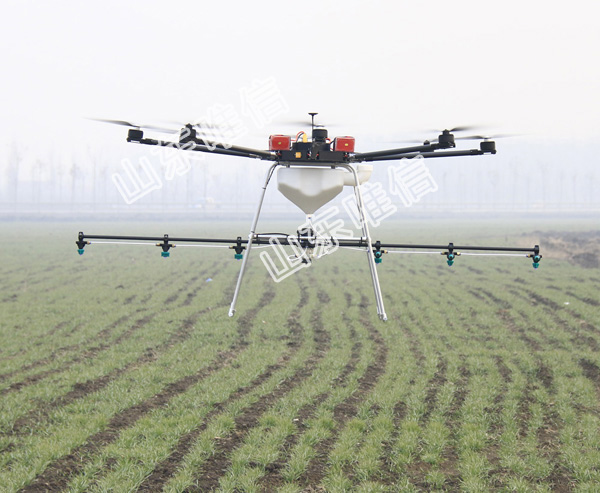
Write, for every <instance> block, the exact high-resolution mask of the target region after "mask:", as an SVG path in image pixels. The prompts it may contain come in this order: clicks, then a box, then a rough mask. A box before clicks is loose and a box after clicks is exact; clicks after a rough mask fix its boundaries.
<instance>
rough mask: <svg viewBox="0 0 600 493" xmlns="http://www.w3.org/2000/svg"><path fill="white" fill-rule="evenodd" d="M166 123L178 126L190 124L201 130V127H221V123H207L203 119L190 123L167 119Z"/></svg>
mask: <svg viewBox="0 0 600 493" xmlns="http://www.w3.org/2000/svg"><path fill="white" fill-rule="evenodd" d="M167 123H170V124H173V125H179V126H180V127H184V126H185V125H188V124H191V125H192V126H193V127H197V128H199V129H200V130H203V129H209V130H215V129H219V128H223V126H222V125H216V124H214V123H208V122H204V121H199V122H195V123H192V122H181V121H174V120H169V121H167Z"/></svg>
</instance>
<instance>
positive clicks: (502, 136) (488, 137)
mask: <svg viewBox="0 0 600 493" xmlns="http://www.w3.org/2000/svg"><path fill="white" fill-rule="evenodd" d="M508 137H519V134H494V135H464V136H462V135H461V136H460V137H454V138H455V139H457V140H458V139H460V140H492V139H493V140H496V139H505V138H508Z"/></svg>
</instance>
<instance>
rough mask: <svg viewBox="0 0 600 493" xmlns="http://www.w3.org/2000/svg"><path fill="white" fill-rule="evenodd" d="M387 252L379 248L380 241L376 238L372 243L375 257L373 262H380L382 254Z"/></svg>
mask: <svg viewBox="0 0 600 493" xmlns="http://www.w3.org/2000/svg"><path fill="white" fill-rule="evenodd" d="M384 253H387V250H382V249H381V242H380V241H379V240H377V241H376V242H375V243H374V244H373V256H374V257H375V263H376V264H380V263H381V262H383V258H382V257H383V254H384Z"/></svg>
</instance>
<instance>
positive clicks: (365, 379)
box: [298, 295, 388, 487]
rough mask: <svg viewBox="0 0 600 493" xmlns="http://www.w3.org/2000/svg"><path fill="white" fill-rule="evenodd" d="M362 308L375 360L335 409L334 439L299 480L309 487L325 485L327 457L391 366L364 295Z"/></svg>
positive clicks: (322, 444) (319, 450) (318, 447)
mask: <svg viewBox="0 0 600 493" xmlns="http://www.w3.org/2000/svg"><path fill="white" fill-rule="evenodd" d="M358 306H359V308H360V315H361V317H360V322H361V323H363V324H364V326H365V327H366V328H367V330H368V332H369V338H370V339H372V340H373V342H374V343H375V358H374V361H373V362H372V363H371V364H370V365H369V366H368V367H367V368H366V370H365V373H364V374H363V376H362V377H360V378H359V380H358V388H357V390H356V392H354V393H353V394H352V395H351V396H350V397H348V398H347V399H345V400H344V401H343V402H341V403H339V404H338V405H337V406H335V407H334V409H333V419H334V421H335V424H336V426H335V429H334V431H333V433H332V436H330V437H329V438H327V439H325V440H323V441H321V442H319V443H318V444H317V445H316V446H315V449H316V455H315V458H314V459H313V460H311V461H310V463H309V464H308V467H307V469H306V472H305V473H304V474H303V475H302V476H301V477H300V478H299V479H298V482H299V483H300V484H302V485H303V486H304V487H308V486H309V485H318V484H319V483H321V481H322V480H323V478H324V477H325V473H326V466H327V461H326V460H325V458H326V457H327V455H328V454H329V452H331V450H332V449H333V446H334V445H335V441H336V439H337V437H338V436H339V433H340V431H341V430H342V428H343V427H344V425H345V424H346V423H347V422H348V421H349V420H350V419H351V418H352V417H354V416H356V413H357V412H358V406H359V404H360V403H361V402H363V401H364V399H365V398H366V397H367V395H368V394H369V392H370V391H371V390H373V388H374V387H375V385H377V382H378V381H379V378H380V377H381V375H383V373H384V371H385V367H386V364H387V355H388V348H387V346H386V345H385V341H384V340H383V337H382V336H381V334H379V332H378V331H377V329H375V327H374V326H373V324H372V323H371V322H370V320H369V319H368V316H367V313H366V312H367V310H368V308H369V303H368V299H367V298H366V296H364V295H361V301H360V304H359V305H358Z"/></svg>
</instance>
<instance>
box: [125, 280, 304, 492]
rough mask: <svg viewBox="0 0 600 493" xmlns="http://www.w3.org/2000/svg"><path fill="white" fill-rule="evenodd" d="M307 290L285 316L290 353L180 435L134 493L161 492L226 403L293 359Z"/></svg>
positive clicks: (300, 330) (299, 339)
mask: <svg viewBox="0 0 600 493" xmlns="http://www.w3.org/2000/svg"><path fill="white" fill-rule="evenodd" d="M308 298H309V295H308V290H307V289H306V287H305V286H304V285H303V284H302V283H301V284H300V300H299V301H298V304H297V305H296V307H295V308H294V310H292V312H291V313H290V315H289V316H288V319H287V322H286V325H287V327H288V328H289V336H288V337H289V341H288V344H287V345H288V347H289V348H290V350H289V351H288V352H287V353H285V354H284V355H283V356H282V357H281V358H280V360H279V361H278V362H277V364H275V365H271V366H269V367H268V368H267V369H266V371H265V372H264V373H262V374H261V375H259V376H258V377H257V378H255V379H254V380H253V381H252V382H251V383H250V385H247V386H246V387H243V388H241V389H238V390H237V391H235V392H234V393H232V394H231V395H230V396H229V398H228V399H227V400H225V401H224V402H222V403H219V404H218V405H216V406H215V408H214V409H213V410H212V411H211V412H209V413H208V414H207V415H206V417H205V418H204V420H203V423H202V424H201V425H200V426H199V427H198V428H197V429H195V430H193V431H192V432H190V433H187V434H186V435H183V436H182V437H181V438H180V439H179V442H178V443H177V445H176V446H175V448H174V450H173V452H171V454H170V455H169V457H167V458H166V459H165V460H163V461H162V462H160V463H159V464H158V465H157V466H156V467H155V468H154V471H153V472H152V474H150V476H148V477H147V478H146V479H145V480H144V481H143V482H142V484H141V485H140V486H139V488H138V490H137V491H140V492H142V491H144V492H153V491H160V490H162V488H163V487H164V485H165V484H166V483H167V482H168V481H169V480H170V479H171V478H172V477H173V475H174V474H175V472H176V471H177V468H178V467H179V465H180V464H181V461H182V460H183V459H184V457H185V456H186V455H187V454H188V452H189V451H190V450H191V448H192V447H193V446H194V444H195V443H196V440H197V439H198V437H199V436H200V434H201V433H202V432H203V431H204V430H205V429H206V427H207V426H208V423H209V422H210V421H211V420H212V419H213V418H214V417H215V416H216V415H217V414H219V413H220V412H221V411H222V410H223V409H225V408H226V407H227V406H228V405H229V404H231V403H232V402H235V401H236V400H238V399H239V398H241V397H243V396H244V395H247V394H248V393H250V392H252V391H253V390H255V389H256V388H258V387H259V386H260V385H262V384H263V383H264V382H266V381H267V380H268V379H269V378H270V377H271V376H272V375H273V373H274V372H276V371H277V370H279V369H281V368H283V367H284V366H285V365H286V364H287V363H288V361H289V360H290V359H291V358H292V357H293V355H294V354H295V353H296V352H297V351H298V350H299V349H300V347H301V346H302V335H303V333H304V330H305V329H304V327H303V326H302V324H300V322H299V321H298V319H299V316H300V311H301V310H302V308H304V307H305V306H306V304H307V303H308ZM246 323H247V320H245V321H240V322H239V324H246Z"/></svg>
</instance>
